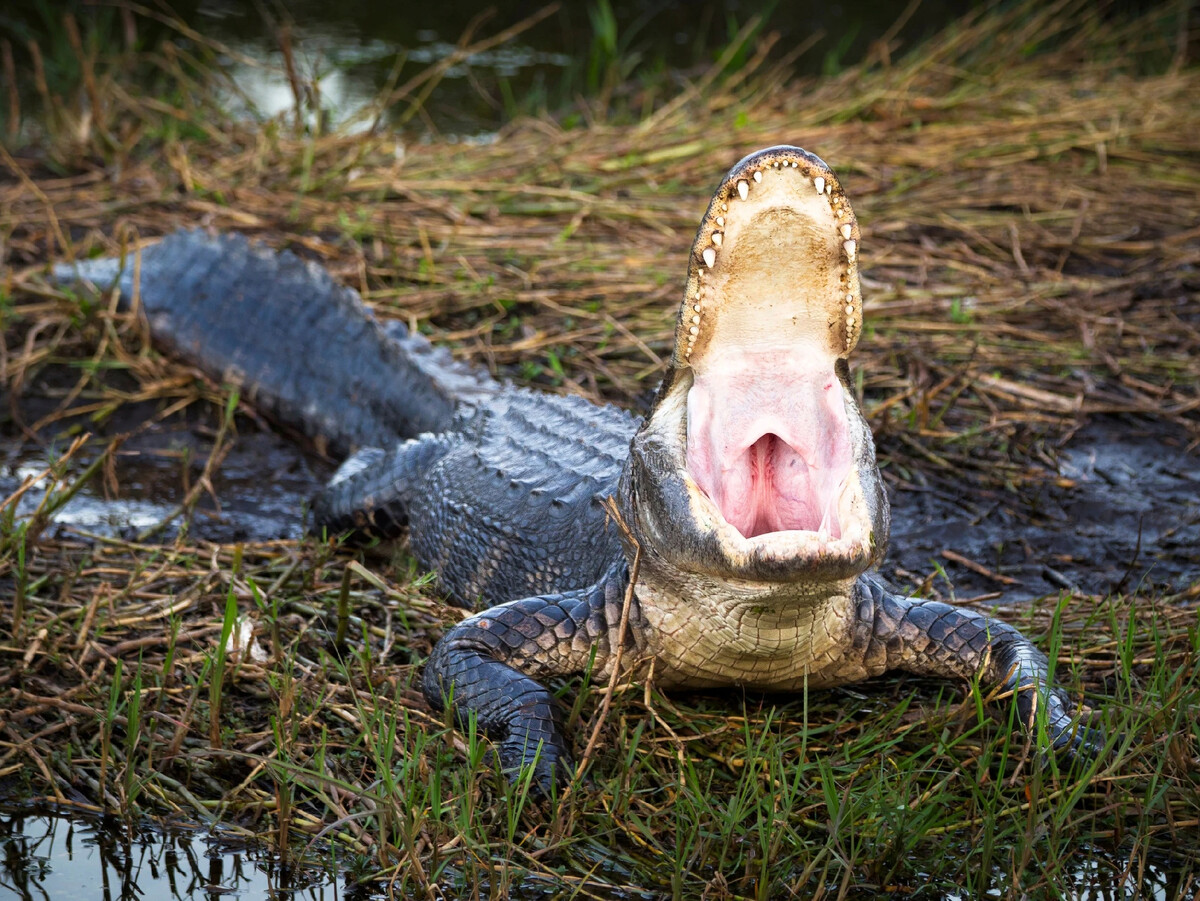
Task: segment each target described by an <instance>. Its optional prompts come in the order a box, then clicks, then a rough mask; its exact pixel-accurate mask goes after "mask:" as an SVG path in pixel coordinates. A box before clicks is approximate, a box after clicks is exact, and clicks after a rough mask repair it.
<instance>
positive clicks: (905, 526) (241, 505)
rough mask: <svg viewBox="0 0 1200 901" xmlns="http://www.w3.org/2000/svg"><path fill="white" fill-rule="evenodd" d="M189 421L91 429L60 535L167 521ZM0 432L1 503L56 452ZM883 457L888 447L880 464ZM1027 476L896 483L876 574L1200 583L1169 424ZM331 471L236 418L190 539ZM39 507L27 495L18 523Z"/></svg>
mask: <svg viewBox="0 0 1200 901" xmlns="http://www.w3.org/2000/svg"><path fill="white" fill-rule="evenodd" d="M56 381H58V379H57V377H56V376H55V374H54V373H53V371H52V370H47V374H46V376H45V378H44V381H43V383H42V384H41V385H40V388H41V390H40V391H39V390H38V388H39V386H31V388H32V389H33V390H31V391H30V392H28V393H27V395H26V396H25V397H23V398H22V399H21V401H20V405H19V409H20V411H21V415H22V418H23V419H25V420H26V421H35V420H36V419H37V418H38V417H39V416H40V415H42V414H43V413H44V412H45V410H47V409H50V408H52V404H53V401H52V400H50V398H52V397H53V396H54V395H55V394H57V393H58V391H57V386H56V385H55V384H54V382H56ZM199 407H200V405H194V407H193V408H189V411H188V413H187V414H186V415H180V416H176V417H174V418H172V419H171V420H169V421H167V422H165V423H158V424H152V425H148V426H147V425H146V423H147V422H148V421H149V420H151V419H152V417H153V415H154V413H155V412H156V411H155V409H154V408H153V406H152V405H150V404H142V405H127V406H126V407H123V408H121V409H120V410H119V411H118V413H117V415H116V416H114V417H113V419H112V420H110V421H108V422H107V423H105V424H104V426H103V428H102V429H101V431H102V432H103V433H104V434H105V435H106V436H108V437H112V436H116V435H118V434H122V433H131V436H130V437H129V438H128V439H127V440H126V441H125V442H124V443H123V444H122V446H121V448H120V450H119V451H118V454H117V458H116V465H115V467H114V471H113V476H114V478H112V479H108V480H106V481H107V484H108V486H109V488H108V495H107V496H106V494H105V491H104V487H103V485H102V484H100V483H101V482H102V481H105V480H100V479H97V480H95V484H93V485H90V486H88V487H87V488H86V489H85V490H84V491H83V492H81V493H80V494H79V495H78V496H77V497H76V498H75V499H73V500H72V501H71V502H70V503H69V504H68V505H67V506H66V507H65V508H64V509H63V510H62V511H60V513H59V514H58V516H57V517H56V527H57V528H60V529H72V530H76V531H81V532H96V533H100V534H115V535H120V536H122V537H128V538H132V537H136V536H137V535H138V534H140V533H143V532H144V531H145V530H146V529H148V528H150V527H152V526H154V525H156V524H158V523H160V522H162V521H163V520H164V519H167V518H168V517H170V516H171V515H172V513H173V511H175V510H176V508H177V506H178V505H179V504H180V502H181V501H182V500H183V498H184V496H185V494H186V489H187V486H188V485H191V484H193V483H194V482H195V481H196V480H197V479H198V478H200V476H201V474H202V472H203V470H204V464H205V461H206V459H207V456H208V454H209V453H210V452H211V449H212V445H213V437H214V435H215V434H216V431H217V418H216V412H215V411H214V410H211V409H210V410H207V411H205V410H203V409H201V410H200V411H199V412H196V409H197V408H199ZM56 427H57V428H59V429H61V428H62V427H63V424H62V423H59V424H58V425H57V426H56ZM93 427H94V426H93ZM0 431H2V432H4V433H6V435H5V437H6V439H7V440H6V441H5V445H6V446H7V448H8V450H7V452H6V453H5V454H4V456H2V457H0V497H6V496H8V494H9V493H10V492H12V491H13V490H14V489H15V488H16V487H17V486H18V485H19V484H20V483H21V480H22V479H23V478H24V477H25V476H26V475H28V474H30V473H34V472H38V471H40V470H41V469H42V468H44V466H45V463H46V461H47V459H53V454H54V452H55V449H56V446H57V448H59V449H61V447H62V446H63V443H62V442H61V441H59V442H57V445H56V443H55V442H52V441H49V440H47V443H46V445H45V446H41V447H39V446H38V444H36V443H33V442H29V441H21V440H18V433H17V429H16V427H15V425H14V424H13V423H12V422H9V423H5V424H3V426H2V427H0ZM887 453H888V449H887V447H886V443H885V446H883V447H881V454H882V457H883V458H884V459H886V457H887ZM1038 466H1039V468H1040V469H1041V470H1042V471H1043V473H1044V477H1043V478H1040V479H1033V480H1027V481H1024V482H1023V483H1022V484H1021V485H1020V487H1019V488H1018V489H1013V490H1010V491H995V490H990V491H989V490H984V489H980V488H978V487H977V486H974V485H971V484H969V483H967V482H965V481H964V484H963V486H962V489H961V490H953V491H951V490H947V489H946V488H944V487H934V485H933V483H931V482H929V481H927V480H922V479H919V478H918V479H915V480H913V481H915V482H916V483H917V484H915V485H914V484H912V482H905V483H904V485H903V486H902V487H899V488H898V487H897V486H896V485H895V484H893V485H892V486H891V490H890V496H891V501H892V540H891V545H890V551H889V554H888V557H887V560H886V561H885V564H884V566H883V571H884V573H885V575H887V576H888V577H889V578H891V579H892V580H893V581H894V582H895V583H896V584H898V585H900V586H902V587H904V588H905V589H907V590H921V591H923V592H925V593H931V594H934V595H939V596H943V597H957V598H960V599H963V598H985V597H996V598H998V599H1002V600H1004V601H1019V600H1026V599H1031V598H1036V597H1043V596H1047V595H1053V594H1055V593H1057V592H1060V591H1062V590H1073V591H1080V592H1083V593H1087V594H1094V595H1099V596H1104V595H1107V594H1110V593H1114V592H1122V591H1131V590H1134V589H1140V590H1143V591H1145V590H1163V591H1181V590H1186V589H1187V588H1189V587H1191V586H1192V585H1193V584H1195V583H1196V581H1197V579H1200V453H1197V452H1196V451H1195V450H1192V451H1189V450H1188V449H1187V448H1186V446H1185V443H1184V439H1183V437H1182V436H1180V435H1179V434H1177V433H1175V432H1173V431H1172V430H1171V429H1170V427H1169V426H1166V425H1164V424H1161V423H1156V422H1150V421H1142V420H1136V419H1131V418H1118V417H1108V418H1098V419H1095V420H1093V421H1091V422H1089V423H1087V424H1086V425H1085V426H1084V427H1083V428H1081V429H1079V430H1077V431H1076V432H1075V433H1074V434H1073V435H1072V436H1071V437H1070V439H1069V440H1068V441H1067V442H1066V443H1065V444H1064V445H1063V446H1062V447H1060V448H1058V450H1057V472H1054V471H1051V470H1048V469H1047V468H1046V467H1045V465H1044V464H1043V463H1039V464H1038ZM333 468H334V467H333V462H332V461H329V460H324V459H320V458H318V457H316V456H315V455H314V454H312V453H311V452H310V451H306V450H305V449H304V448H303V447H301V446H300V445H299V444H298V443H297V442H295V441H293V440H291V439H290V438H289V437H288V436H286V435H282V434H280V433H277V432H275V431H273V430H270V429H268V428H264V427H263V426H262V425H261V424H259V423H257V422H255V421H253V420H250V419H247V418H239V419H238V420H237V428H236V434H235V436H234V438H233V441H232V446H231V447H230V448H229V450H228V452H227V455H226V456H225V458H224V460H223V461H222V463H221V466H220V468H219V470H218V472H217V474H216V476H215V477H214V479H213V488H214V491H213V492H211V493H209V492H205V493H204V494H203V495H202V497H201V498H200V500H199V502H198V503H197V504H196V508H195V510H194V513H193V515H192V517H191V519H190V521H189V522H188V524H187V528H188V533H189V535H190V536H191V537H192V538H195V539H200V540H208V541H214V542H229V541H254V540H265V539H273V538H281V537H283V538H297V537H300V536H301V535H302V534H303V533H304V523H305V515H306V514H305V511H306V509H307V505H308V503H309V500H310V499H311V498H312V497H313V495H314V494H315V493H316V492H317V491H318V490H319V489H320V487H321V486H322V485H323V484H324V482H325V480H326V479H327V478H328V477H329V475H330V474H331V473H332V471H333ZM885 472H886V468H885ZM922 482H924V484H922ZM941 484H944V480H943V481H942V482H941ZM113 486H115V487H116V491H115V492H113V490H112V489H113ZM39 498H40V493H39V492H37V491H33V492H30V493H29V494H28V495H27V496H26V498H25V499H24V500H23V502H22V503H23V506H22V509H23V510H26V511H28V510H32V508H33V506H35V505H36V503H37V500H38V499H39ZM181 522H182V520H181V518H179V517H175V518H173V519H171V520H170V521H169V523H168V525H167V526H166V527H165V528H164V529H162V531H161V532H158V533H156V536H157V537H158V538H159V539H160V540H161V539H165V538H169V537H172V536H173V535H174V534H176V533H177V531H178V529H179V528H180V525H181Z"/></svg>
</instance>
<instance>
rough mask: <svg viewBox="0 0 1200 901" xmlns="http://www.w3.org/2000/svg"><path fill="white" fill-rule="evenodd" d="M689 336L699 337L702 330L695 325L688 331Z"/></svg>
mask: <svg viewBox="0 0 1200 901" xmlns="http://www.w3.org/2000/svg"><path fill="white" fill-rule="evenodd" d="M688 334H689V335H698V334H700V329H698V328H697V327H696V326H694V325H693V326H692V327H691V328H690V329H688Z"/></svg>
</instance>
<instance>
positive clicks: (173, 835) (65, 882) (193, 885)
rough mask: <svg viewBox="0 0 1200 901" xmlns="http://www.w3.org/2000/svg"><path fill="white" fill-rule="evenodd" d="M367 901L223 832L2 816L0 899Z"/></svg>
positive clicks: (43, 815)
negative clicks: (351, 900)
mask: <svg viewBox="0 0 1200 901" xmlns="http://www.w3.org/2000/svg"><path fill="white" fill-rule="evenodd" d="M239 895H242V896H246V897H252V898H271V899H274V898H290V899H307V901H332V899H341V898H348V897H352V896H353V897H356V898H363V897H366V896H365V895H362V894H361V893H359V892H358V891H357V890H350V891H347V890H346V889H345V888H344V887H342V886H340V885H339V884H338V880H337V876H336V874H335V873H331V872H323V871H321V870H317V869H305V870H297V869H295V868H292V867H281V866H280V865H279V862H278V861H277V860H274V859H273V858H272V857H271V856H270V855H268V854H266V853H264V852H262V851H260V850H256V849H253V848H244V847H239V846H237V844H236V843H235V842H234V841H232V840H231V839H228V838H223V837H222V836H220V835H219V834H212V833H203V832H195V831H189V830H184V829H180V828H178V827H171V828H161V829H160V828H153V829H130V828H127V827H126V826H124V825H123V824H120V823H118V822H116V821H110V820H106V819H104V818H91V817H79V816H75V815H73V816H72V817H71V818H70V819H68V818H66V817H63V816H59V815H57V814H54V813H51V812H37V813H28V812H10V813H5V814H0V898H14V899H21V901H51V899H53V901H59V899H68V898H69V899H73V901H74V899H78V901H83V899H91V898H94V899H97V901H116V899H134V898H137V899H141V898H153V899H158V898H163V899H166V898H174V899H181V901H182V899H189V901H195V899H201V898H211V899H218V898H227V897H230V896H234V897H236V896H239Z"/></svg>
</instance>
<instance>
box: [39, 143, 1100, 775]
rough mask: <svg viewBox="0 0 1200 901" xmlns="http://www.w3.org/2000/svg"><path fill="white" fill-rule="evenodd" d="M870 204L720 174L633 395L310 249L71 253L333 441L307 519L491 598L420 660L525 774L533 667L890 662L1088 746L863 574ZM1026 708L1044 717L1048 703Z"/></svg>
mask: <svg viewBox="0 0 1200 901" xmlns="http://www.w3.org/2000/svg"><path fill="white" fill-rule="evenodd" d="M859 239H860V235H859V226H858V222H857V220H856V218H855V215H854V212H853V210H852V209H851V206H850V203H849V202H848V200H847V198H846V195H845V193H844V192H843V189H842V187H841V184H840V183H839V181H838V179H837V177H836V176H835V175H834V173H833V171H832V170H831V169H830V168H829V166H827V165H826V164H825V163H824V162H823V161H822V160H821V159H820V158H818V157H817V156H815V155H813V154H811V153H809V152H807V151H805V150H802V149H800V148H797V147H790V146H778V147H770V148H767V149H765V150H761V151H759V152H756V153H753V154H751V155H750V156H747V157H745V158H744V159H742V160H741V161H740V162H738V163H737V164H736V165H735V166H734V167H733V168H732V169H731V170H730V171H729V172H728V174H727V175H726V176H725V177H724V178H723V179H722V181H721V182H720V184H719V186H718V187H717V189H716V192H715V194H714V195H713V197H712V200H711V202H710V203H709V205H708V210H707V212H706V213H705V214H704V217H703V219H702V220H701V223H700V227H699V230H698V232H697V235H696V239H695V243H694V245H693V248H692V252H691V255H690V259H689V265H688V271H687V281H686V287H685V291H684V297H683V300H682V303H681V304H680V306H679V309H678V312H677V317H676V327H675V339H674V346H673V351H672V356H671V359H670V363H669V366H668V367H667V371H666V374H665V376H664V378H663V381H662V384H661V386H660V388H659V389H658V393H657V395H656V397H655V399H654V401H653V404H652V406H651V408H650V410H649V412H648V415H646V416H645V418H644V419H639V418H637V417H635V416H633V415H631V414H630V413H628V412H626V411H624V410H621V409H618V408H616V407H613V406H597V405H594V404H592V403H590V402H588V401H586V400H584V399H581V398H578V397H571V396H560V395H554V394H548V393H539V392H537V391H534V390H531V389H528V388H523V387H514V386H511V385H503V384H501V383H499V382H497V381H495V380H494V379H493V378H491V376H489V375H488V374H486V373H482V372H479V371H477V370H474V369H472V368H470V367H469V366H467V365H466V364H464V363H461V362H456V361H455V360H454V359H453V358H452V357H451V356H450V355H449V354H448V353H447V352H446V351H445V350H444V349H435V348H433V347H432V346H431V345H430V344H429V342H428V341H427V340H426V339H424V338H423V337H422V336H420V335H418V334H411V333H409V332H407V331H406V330H405V329H403V328H402V327H394V326H392V327H385V326H384V325H383V324H381V323H380V322H379V321H378V320H377V319H376V318H375V317H374V316H373V315H372V313H371V312H370V311H369V310H368V308H367V307H366V305H365V304H364V303H363V302H362V300H361V299H360V298H359V296H358V295H357V294H356V293H355V292H354V291H353V290H352V289H350V288H348V287H344V286H342V285H340V284H338V283H337V282H336V281H334V279H333V278H332V277H331V276H330V275H329V274H328V273H327V272H325V271H324V270H323V269H321V268H320V267H319V266H317V265H315V264H313V263H310V262H306V261H304V260H302V259H300V258H298V257H296V256H294V255H293V254H291V253H288V252H283V253H276V252H274V251H271V250H270V249H267V248H264V247H261V246H258V245H255V244H251V243H250V242H249V241H247V240H246V239H245V238H244V237H242V236H238V235H219V236H210V235H208V234H206V233H204V232H200V231H188V232H180V233H176V234H175V235H172V236H169V237H167V238H166V239H164V240H163V241H161V242H160V243H158V244H156V245H153V246H151V247H148V248H146V249H144V250H143V251H142V252H141V253H140V256H139V258H138V259H137V261H136V265H131V264H129V261H121V260H115V259H106V260H93V261H90V262H87V263H82V264H77V265H72V266H68V267H60V270H59V271H58V272H57V276H58V277H59V278H60V280H62V279H71V280H79V279H83V280H85V281H86V282H87V283H90V284H92V285H94V286H102V285H108V286H113V285H115V287H116V288H118V289H119V290H120V292H121V294H122V296H123V297H126V298H129V299H131V301H132V302H133V303H136V304H138V305H140V307H141V309H142V310H144V312H145V315H146V317H147V320H148V322H149V326H150V330H151V334H152V336H153V337H154V339H155V340H156V341H158V342H159V343H160V344H161V345H162V346H163V347H165V348H166V349H167V350H168V351H169V352H170V353H172V354H175V355H178V356H180V357H183V358H184V359H186V360H187V361H189V362H191V363H193V364H195V365H197V366H199V367H200V368H201V369H202V370H203V371H205V372H206V373H208V374H209V375H211V376H212V377H214V378H217V379H219V380H221V381H222V382H226V383H232V384H234V385H237V386H240V388H241V391H242V396H243V397H245V398H246V399H248V400H249V401H250V402H251V403H253V404H254V405H255V406H256V407H257V408H258V409H259V410H261V411H263V412H264V413H266V414H268V415H269V416H270V417H272V418H273V419H275V420H277V421H279V422H281V423H283V424H284V425H286V426H287V427H289V428H291V429H295V430H298V431H299V432H300V433H302V434H303V435H305V436H307V437H308V438H309V439H311V440H312V441H314V442H316V443H317V444H318V445H319V446H320V447H321V448H322V449H324V450H325V451H327V452H328V453H330V454H334V455H338V456H341V457H347V459H346V460H345V463H344V464H343V465H342V467H341V468H340V469H339V470H338V472H337V474H336V475H335V476H334V478H333V480H332V481H331V482H330V484H329V485H328V487H327V488H326V489H325V490H324V491H323V492H322V494H321V495H320V496H319V497H318V498H317V499H316V501H315V503H314V520H315V527H316V529H317V530H318V531H319V530H326V531H328V532H330V533H333V532H339V533H340V532H351V533H354V534H356V535H359V536H372V537H378V538H393V537H400V536H403V535H405V534H407V537H408V541H409V544H410V547H411V552H412V554H413V555H414V557H415V558H416V560H417V561H418V563H419V564H420V566H422V567H424V568H426V569H428V570H432V571H435V572H436V573H437V575H438V578H439V580H440V585H441V588H442V589H443V590H444V591H445V592H446V593H447V595H448V596H449V597H450V598H451V599H452V600H454V601H455V602H457V603H459V604H462V605H465V606H467V607H470V608H472V609H476V608H478V609H479V610H480V612H478V613H475V614H474V615H472V616H470V617H469V618H467V619H465V620H463V621H462V622H460V623H459V624H457V625H455V626H454V627H452V628H450V629H449V630H448V631H447V632H446V634H445V635H444V637H443V638H442V639H441V641H440V642H439V643H438V644H437V645H436V647H435V648H434V650H433V653H432V655H431V656H430V658H429V660H428V662H427V664H426V666H425V670H424V676H423V688H424V693H425V696H426V698H427V699H428V701H429V703H430V704H431V705H432V706H433V707H434V708H437V709H443V708H449V709H451V710H452V711H453V715H454V718H455V719H456V721H457V722H458V723H459V724H460V725H465V724H467V723H468V722H469V721H470V720H471V719H472V718H474V720H475V721H476V723H477V726H478V727H479V728H481V729H482V730H483V731H484V732H485V733H487V734H488V735H490V736H492V737H493V738H494V740H495V741H496V747H497V750H498V754H499V758H500V762H501V765H502V766H503V768H504V769H505V770H506V771H507V772H509V773H510V774H513V773H516V772H519V771H520V769H521V768H522V767H526V766H532V767H533V770H534V773H533V775H534V777H535V778H536V782H537V785H538V786H540V787H541V788H542V789H543V790H549V789H550V788H551V787H552V786H553V785H554V783H555V782H558V781H562V780H564V779H566V778H568V777H569V776H570V774H571V769H572V764H571V752H570V748H569V742H568V741H567V740H566V738H565V737H564V735H563V732H562V730H561V729H560V728H559V726H558V725H557V722H556V719H555V704H554V701H553V695H552V694H551V692H550V691H549V690H548V689H547V688H546V682H547V680H551V679H554V678H557V677H564V676H569V675H573V674H578V673H582V672H584V671H587V670H589V669H590V671H591V673H592V676H593V678H599V679H603V678H611V677H613V676H614V671H615V672H616V674H617V675H624V674H630V675H632V676H640V677H642V678H652V679H653V682H654V684H655V685H657V686H659V687H662V688H679V689H690V688H712V687H719V686H739V687H743V688H745V689H748V690H753V691H762V692H796V691H802V690H806V689H809V688H812V689H817V688H824V687H830V686H837V685H843V684H846V683H853V682H858V681H860V680H864V679H867V678H869V677H873V676H877V675H879V674H881V673H885V672H888V671H890V670H903V671H906V672H909V673H915V674H918V675H922V676H931V677H942V678H949V679H955V680H972V679H977V680H979V682H980V683H981V685H982V686H983V688H984V690H986V691H989V692H992V691H995V692H998V693H1001V694H1003V693H1007V696H1008V697H1010V698H1013V699H1015V703H1016V707H1017V714H1018V716H1019V720H1020V722H1021V724H1022V726H1023V727H1024V728H1025V729H1026V730H1028V732H1029V734H1030V736H1031V737H1032V739H1033V740H1034V741H1035V742H1037V744H1038V747H1039V749H1040V750H1042V751H1048V750H1049V749H1051V748H1053V749H1065V750H1066V751H1067V752H1068V753H1076V754H1079V753H1086V754H1092V753H1095V752H1096V751H1097V750H1098V749H1099V747H1100V745H1101V743H1102V741H1103V739H1102V736H1101V735H1100V734H1099V733H1098V732H1097V731H1095V730H1093V729H1091V728H1089V727H1087V726H1084V725H1081V724H1080V723H1079V722H1078V721H1077V720H1076V719H1074V718H1073V716H1072V711H1073V707H1074V705H1073V703H1072V701H1071V699H1070V698H1069V697H1068V696H1067V694H1065V693H1064V691H1063V690H1062V689H1061V688H1059V687H1058V686H1056V685H1055V684H1053V682H1052V680H1051V677H1050V674H1049V673H1050V670H1049V665H1048V661H1047V658H1046V657H1045V656H1044V655H1043V654H1042V653H1041V652H1040V651H1039V650H1038V649H1037V648H1036V647H1035V646H1034V645H1033V644H1032V643H1031V642H1030V641H1029V640H1028V639H1027V638H1025V637H1024V636H1023V635H1022V634H1021V633H1020V632H1019V631H1018V630H1017V629H1015V628H1014V627H1013V626H1011V625H1009V624H1007V623H1005V622H1003V621H1001V620H1000V619H997V618H995V617H992V616H988V615H985V614H983V613H980V612H976V611H974V610H970V609H965V608H960V607H955V606H951V605H949V604H945V603H941V602H938V601H933V600H927V599H921V598H913V597H904V596H901V595H899V594H897V593H896V592H895V591H894V590H892V589H891V588H889V587H888V586H887V585H886V583H885V582H884V581H883V579H882V578H881V577H880V576H879V575H878V574H877V572H876V571H875V567H876V565H877V564H878V562H879V560H880V559H881V557H882V556H883V554H884V552H885V550H886V547H887V542H888V525H889V508H888V501H887V496H886V493H885V489H884V485H883V482H882V479H881V477H880V474H879V470H878V468H877V466H876V461H875V447H874V443H873V439H872V435H871V430H870V428H869V427H868V425H867V422H866V420H865V418H864V415H863V412H862V410H861V409H860V406H859V403H858V400H857V398H856V395H855V392H854V389H853V387H852V382H851V377H850V369H849V364H848V357H849V355H850V353H851V351H852V350H853V349H854V347H855V345H856V344H857V342H858V340H859V338H860V336H861V334H862V326H863V313H862V292H861V288H860V281H859ZM1035 714H1036V716H1035Z"/></svg>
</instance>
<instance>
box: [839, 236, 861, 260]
mask: <svg viewBox="0 0 1200 901" xmlns="http://www.w3.org/2000/svg"><path fill="white" fill-rule="evenodd" d="M842 247H844V248H845V250H846V256H848V257H849V258H850V259H854V254H855V252H856V251H857V250H858V245H857V244H855V243H854V241H852V240H851V241H843V242H842Z"/></svg>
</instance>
